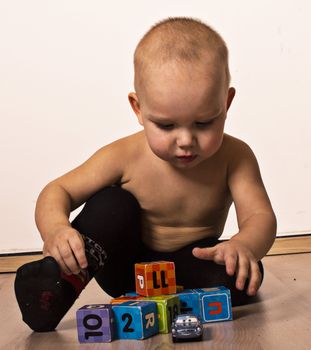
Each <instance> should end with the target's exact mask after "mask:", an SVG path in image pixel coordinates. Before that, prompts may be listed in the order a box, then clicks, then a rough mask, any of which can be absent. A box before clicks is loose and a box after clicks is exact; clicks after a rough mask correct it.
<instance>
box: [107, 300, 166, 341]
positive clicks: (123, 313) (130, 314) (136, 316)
mask: <svg viewBox="0 0 311 350" xmlns="http://www.w3.org/2000/svg"><path fill="white" fill-rule="evenodd" d="M112 310H113V313H114V316H115V321H116V322H115V324H116V336H117V338H119V339H144V338H148V337H150V336H152V335H155V334H157V333H158V332H159V321H158V312H157V304H156V303H155V302H149V301H146V302H145V301H127V302H124V303H122V304H116V305H113V306H112Z"/></svg>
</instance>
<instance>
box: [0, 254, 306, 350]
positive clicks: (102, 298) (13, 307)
mask: <svg viewBox="0 0 311 350" xmlns="http://www.w3.org/2000/svg"><path fill="white" fill-rule="evenodd" d="M263 262H264V265H265V281H264V284H263V286H262V288H261V290H260V293H259V296H260V297H259V300H258V301H257V302H256V303H254V304H251V305H246V306H240V307H236V308H233V317H234V320H233V321H230V322H219V323H210V324H207V325H205V326H204V327H205V329H204V331H205V332H204V339H203V341H202V342H199V343H178V344H173V343H172V341H171V336H170V334H168V335H166V334H165V335H157V336H154V337H152V338H149V339H147V340H143V341H136V340H130V341H124V340H116V341H114V342H112V343H107V344H79V342H78V339H77V331H76V322H75V311H76V310H77V309H78V308H79V307H81V306H83V305H85V304H91V303H104V302H108V301H109V300H110V298H109V296H108V295H106V294H103V292H102V291H101V289H100V288H99V287H98V286H97V285H96V283H95V282H93V281H92V282H91V283H90V284H89V285H88V287H87V288H86V290H85V291H84V292H83V293H82V295H81V296H80V298H79V299H78V300H77V302H76V303H75V304H74V306H73V307H72V309H71V310H70V311H69V313H68V314H67V315H66V316H65V318H64V319H63V320H62V322H61V324H60V325H59V327H58V329H57V331H56V332H50V333H34V332H32V331H31V330H30V329H29V328H28V327H27V325H25V324H24V323H23V322H22V320H21V314H20V311H19V309H18V306H17V304H16V301H15V296H14V292H13V283H14V278H15V274H13V273H11V274H1V275H0V349H1V350H2V349H3V350H4V349H5V350H11V349H12V350H18V349H29V350H30V349H31V350H33V349H40V350H41V349H51V350H52V349H53V350H55V349H57V350H62V349H66V350H68V349H70V350H73V349H103V350H104V349H111V350H126V349H129V350H141V349H150V350H151V349H152V350H153V349H154V350H162V349H163V350H168V349H175V348H176V349H199V350H200V349H217V350H219V349H239V350H240V349H247V350H255V349H268V350H270V349H271V350H278V349H282V350H286V349H289V350H293V349H295V350H302V349H310V348H311V269H310V266H311V254H310V253H306V254H292V255H278V256H268V257H265V258H264V260H263ZM202 287H203V286H202Z"/></svg>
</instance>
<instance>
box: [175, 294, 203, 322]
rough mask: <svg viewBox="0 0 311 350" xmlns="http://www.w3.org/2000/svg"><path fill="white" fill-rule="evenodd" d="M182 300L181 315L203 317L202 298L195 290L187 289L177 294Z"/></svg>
mask: <svg viewBox="0 0 311 350" xmlns="http://www.w3.org/2000/svg"><path fill="white" fill-rule="evenodd" d="M176 295H177V296H178V297H179V300H180V313H181V314H188V315H192V314H194V315H196V316H199V317H201V306H200V297H199V294H198V293H197V292H196V291H195V289H185V290H184V291H182V292H181V293H178V294H176Z"/></svg>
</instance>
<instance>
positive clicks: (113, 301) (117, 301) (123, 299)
mask: <svg viewBox="0 0 311 350" xmlns="http://www.w3.org/2000/svg"><path fill="white" fill-rule="evenodd" d="M143 298H144V297H143V296H141V295H131V296H129V295H125V296H123V297H118V298H113V299H111V300H110V304H112V305H116V304H122V303H124V302H126V301H136V300H143Z"/></svg>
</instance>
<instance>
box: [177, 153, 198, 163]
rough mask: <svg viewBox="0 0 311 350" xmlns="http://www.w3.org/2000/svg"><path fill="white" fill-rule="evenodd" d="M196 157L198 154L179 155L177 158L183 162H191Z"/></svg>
mask: <svg viewBox="0 0 311 350" xmlns="http://www.w3.org/2000/svg"><path fill="white" fill-rule="evenodd" d="M196 157H197V155H190V156H177V157H176V158H177V159H178V160H179V161H181V162H183V163H191V162H192V161H194V160H195V158H196Z"/></svg>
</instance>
